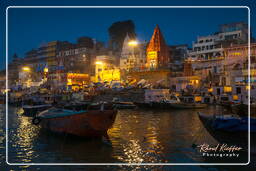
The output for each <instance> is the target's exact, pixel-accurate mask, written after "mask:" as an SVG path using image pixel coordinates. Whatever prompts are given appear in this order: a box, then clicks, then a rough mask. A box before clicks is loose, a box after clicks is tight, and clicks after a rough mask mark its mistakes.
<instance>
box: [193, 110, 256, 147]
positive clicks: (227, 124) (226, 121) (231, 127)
mask: <svg viewBox="0 0 256 171" xmlns="http://www.w3.org/2000/svg"><path fill="white" fill-rule="evenodd" d="M198 116H199V119H200V120H201V122H202V123H203V125H204V127H205V128H206V130H207V131H208V132H209V133H210V134H211V135H212V136H213V137H214V138H215V139H216V140H217V141H219V142H220V143H228V144H236V145H240V146H242V147H243V148H248V121H249V119H248V117H239V116H236V115H210V114H204V113H201V112H198ZM250 123H251V129H250V130H251V132H250V133H251V136H255V135H256V118H250Z"/></svg>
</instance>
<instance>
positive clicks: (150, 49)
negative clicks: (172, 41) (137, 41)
mask: <svg viewBox="0 0 256 171" xmlns="http://www.w3.org/2000/svg"><path fill="white" fill-rule="evenodd" d="M169 62H170V57H169V47H168V46H167V45H166V43H165V40H164V37H163V35H162V33H161V31H160V28H159V26H158V25H157V26H156V27H155V29H154V33H153V35H152V37H151V39H150V41H149V44H148V46H147V64H146V67H147V68H148V69H167V68H168V65H169Z"/></svg>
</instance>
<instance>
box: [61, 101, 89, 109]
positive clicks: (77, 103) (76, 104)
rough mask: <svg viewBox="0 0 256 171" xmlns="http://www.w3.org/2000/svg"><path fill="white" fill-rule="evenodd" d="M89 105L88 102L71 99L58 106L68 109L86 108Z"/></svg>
mask: <svg viewBox="0 0 256 171" xmlns="http://www.w3.org/2000/svg"><path fill="white" fill-rule="evenodd" d="M89 105H90V102H82V101H71V102H66V103H63V104H62V103H60V104H59V106H61V107H62V108H64V109H68V110H76V111H80V110H87V109H88V107H89Z"/></svg>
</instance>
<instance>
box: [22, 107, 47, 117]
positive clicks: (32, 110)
mask: <svg viewBox="0 0 256 171" xmlns="http://www.w3.org/2000/svg"><path fill="white" fill-rule="evenodd" d="M51 107H52V105H51V104H39V105H23V106H22V108H23V110H24V115H26V116H32V117H34V116H35V115H36V114H37V113H38V112H42V111H44V110H46V109H49V108H51Z"/></svg>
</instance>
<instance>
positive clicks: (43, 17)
mask: <svg viewBox="0 0 256 171" xmlns="http://www.w3.org/2000/svg"><path fill="white" fill-rule="evenodd" d="M63 2H64V1H63ZM65 2H66V1H65ZM201 2H202V1H201ZM229 2H230V1H229ZM4 5H6V4H4ZM8 5H15V4H7V6H8ZM18 5H26V4H18ZM30 5H131V4H120V3H119V4H77V3H76V4H72V3H71V4H70V3H66V4H56V3H55V4H30ZM132 5H155V4H152V3H151V4H142V3H140V4H138V3H137V4H132ZM157 5H162V4H159V3H158V4H157ZM164 5H192V4H191V3H188V4H164ZM193 5H216V4H193ZM219 5H246V4H241V3H240V4H230V3H229V4H219ZM247 5H248V4H247ZM254 8H255V6H254ZM1 9H3V8H2V7H1ZM252 12H255V11H252ZM1 14H3V13H1ZM1 17H2V18H3V16H1ZM247 17H248V13H247V9H246V8H244V9H88V8H84V9H28V8H24V9H9V18H8V21H9V50H8V52H9V60H10V59H11V56H12V55H13V54H14V53H15V52H16V53H17V54H18V56H19V57H23V56H24V53H25V52H26V51H28V50H31V49H32V48H37V47H38V46H40V44H42V43H46V42H49V41H53V40H67V41H71V42H75V41H76V39H77V38H78V37H80V36H90V37H93V38H96V39H97V40H99V41H105V42H106V41H108V32H107V29H108V27H109V26H110V25H111V24H112V23H113V22H116V21H122V20H128V19H131V20H133V21H134V23H135V26H136V33H137V36H138V39H139V40H140V41H143V40H149V39H150V37H151V35H152V33H153V29H154V27H155V25H156V24H158V25H159V26H160V29H161V30H162V33H163V34H164V37H165V39H166V41H167V43H168V44H170V45H174V44H189V45H190V46H191V43H192V41H194V40H196V37H197V36H204V35H208V34H212V33H214V32H216V31H218V26H219V24H224V23H230V22H239V21H244V22H247V20H248V18H247ZM253 17H254V16H253ZM253 19H255V18H252V20H251V23H252V32H253V33H255V28H256V26H255V22H253ZM1 23H2V21H1ZM1 31H3V32H2V33H4V30H3V28H1ZM2 35H3V34H2ZM254 35H255V34H254ZM254 37H255V36H254ZM0 45H1V46H0V52H5V48H4V46H5V44H3V42H1V43H0ZM1 55H2V56H1V57H3V58H4V56H5V53H4V54H3V53H1ZM0 64H1V67H0V68H4V67H5V66H4V65H3V64H4V60H1V63H0Z"/></svg>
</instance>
